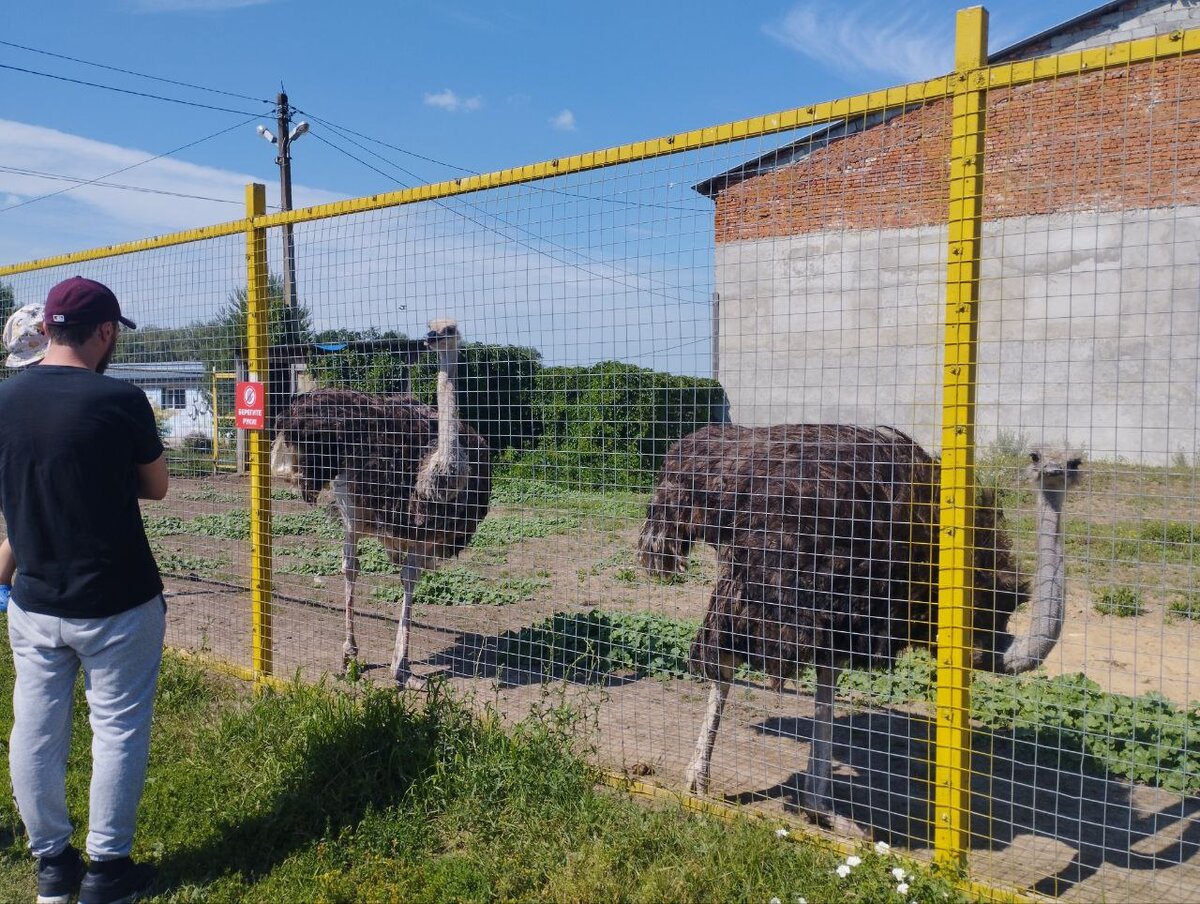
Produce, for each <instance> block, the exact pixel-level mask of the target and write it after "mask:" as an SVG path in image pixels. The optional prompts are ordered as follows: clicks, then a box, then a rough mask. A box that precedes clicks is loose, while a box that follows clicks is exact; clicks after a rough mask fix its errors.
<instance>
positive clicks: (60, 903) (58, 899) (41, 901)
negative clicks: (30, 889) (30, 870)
mask: <svg viewBox="0 0 1200 904" xmlns="http://www.w3.org/2000/svg"><path fill="white" fill-rule="evenodd" d="M73 897H75V895H73V894H70V895H38V896H37V904H71V899H72V898H73Z"/></svg>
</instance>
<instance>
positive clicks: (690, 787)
mask: <svg viewBox="0 0 1200 904" xmlns="http://www.w3.org/2000/svg"><path fill="white" fill-rule="evenodd" d="M683 781H684V787H685V788H686V790H687V793H688V794H696V795H699V796H703V795H705V794H707V793H708V781H709V778H708V770H707V769H703V770H702V769H700V768H699V767H697V766H696V764H695V763H693V764H692V765H691V766H688V771H687V775H685V776H684V780H683Z"/></svg>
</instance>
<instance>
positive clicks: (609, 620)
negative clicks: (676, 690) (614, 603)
mask: <svg viewBox="0 0 1200 904" xmlns="http://www.w3.org/2000/svg"><path fill="white" fill-rule="evenodd" d="M695 633H696V623H695V622H691V621H686V620H678V619H672V618H668V617H666V616H662V615H655V614H653V613H648V612H640V613H606V612H601V611H600V610H598V609H593V610H592V611H590V612H586V613H573V612H558V613H556V614H555V615H553V616H551V617H550V618H548V619H546V620H545V621H543V622H539V623H538V624H536V625H532V626H530V627H527V628H522V629H521V630H520V631H519V632H516V633H515V634H506V635H503V636H501V638H500V642H499V644H498V646H497V651H496V663H497V665H499V666H502V667H504V668H508V669H513V670H515V671H519V672H523V673H527V674H528V673H532V674H540V673H546V674H552V675H556V676H559V675H561V676H562V677H565V678H567V679H568V680H583V681H587V680H596V679H598V678H600V677H602V676H606V675H611V674H614V673H620V672H631V673H633V674H635V675H637V676H638V677H644V676H648V675H653V676H656V677H669V678H681V677H683V676H685V675H686V674H687V663H688V650H689V648H690V646H691V642H692V636H693V635H694V634H695Z"/></svg>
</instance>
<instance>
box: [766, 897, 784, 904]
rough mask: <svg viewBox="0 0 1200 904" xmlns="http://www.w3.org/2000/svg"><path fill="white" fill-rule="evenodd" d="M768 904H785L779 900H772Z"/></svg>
mask: <svg viewBox="0 0 1200 904" xmlns="http://www.w3.org/2000/svg"><path fill="white" fill-rule="evenodd" d="M767 904H783V902H782V901H780V900H779V899H778V898H772V899H771V900H770V901H768V902H767Z"/></svg>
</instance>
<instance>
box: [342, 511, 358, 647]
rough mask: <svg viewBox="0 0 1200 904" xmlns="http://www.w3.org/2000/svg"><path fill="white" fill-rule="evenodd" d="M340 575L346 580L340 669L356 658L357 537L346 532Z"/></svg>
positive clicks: (350, 532)
mask: <svg viewBox="0 0 1200 904" xmlns="http://www.w3.org/2000/svg"><path fill="white" fill-rule="evenodd" d="M342 574H343V575H344V577H345V580H346V641H345V643H343V644H342V669H343V670H345V669H347V668H349V666H350V663H351V661H352V660H354V659H355V658H357V656H358V644H357V643H356V642H355V640H354V582H355V581H357V580H358V536H357V535H356V534H355V533H354V531H353V530H347V531H346V533H345V534H344V535H343V537H342Z"/></svg>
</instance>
